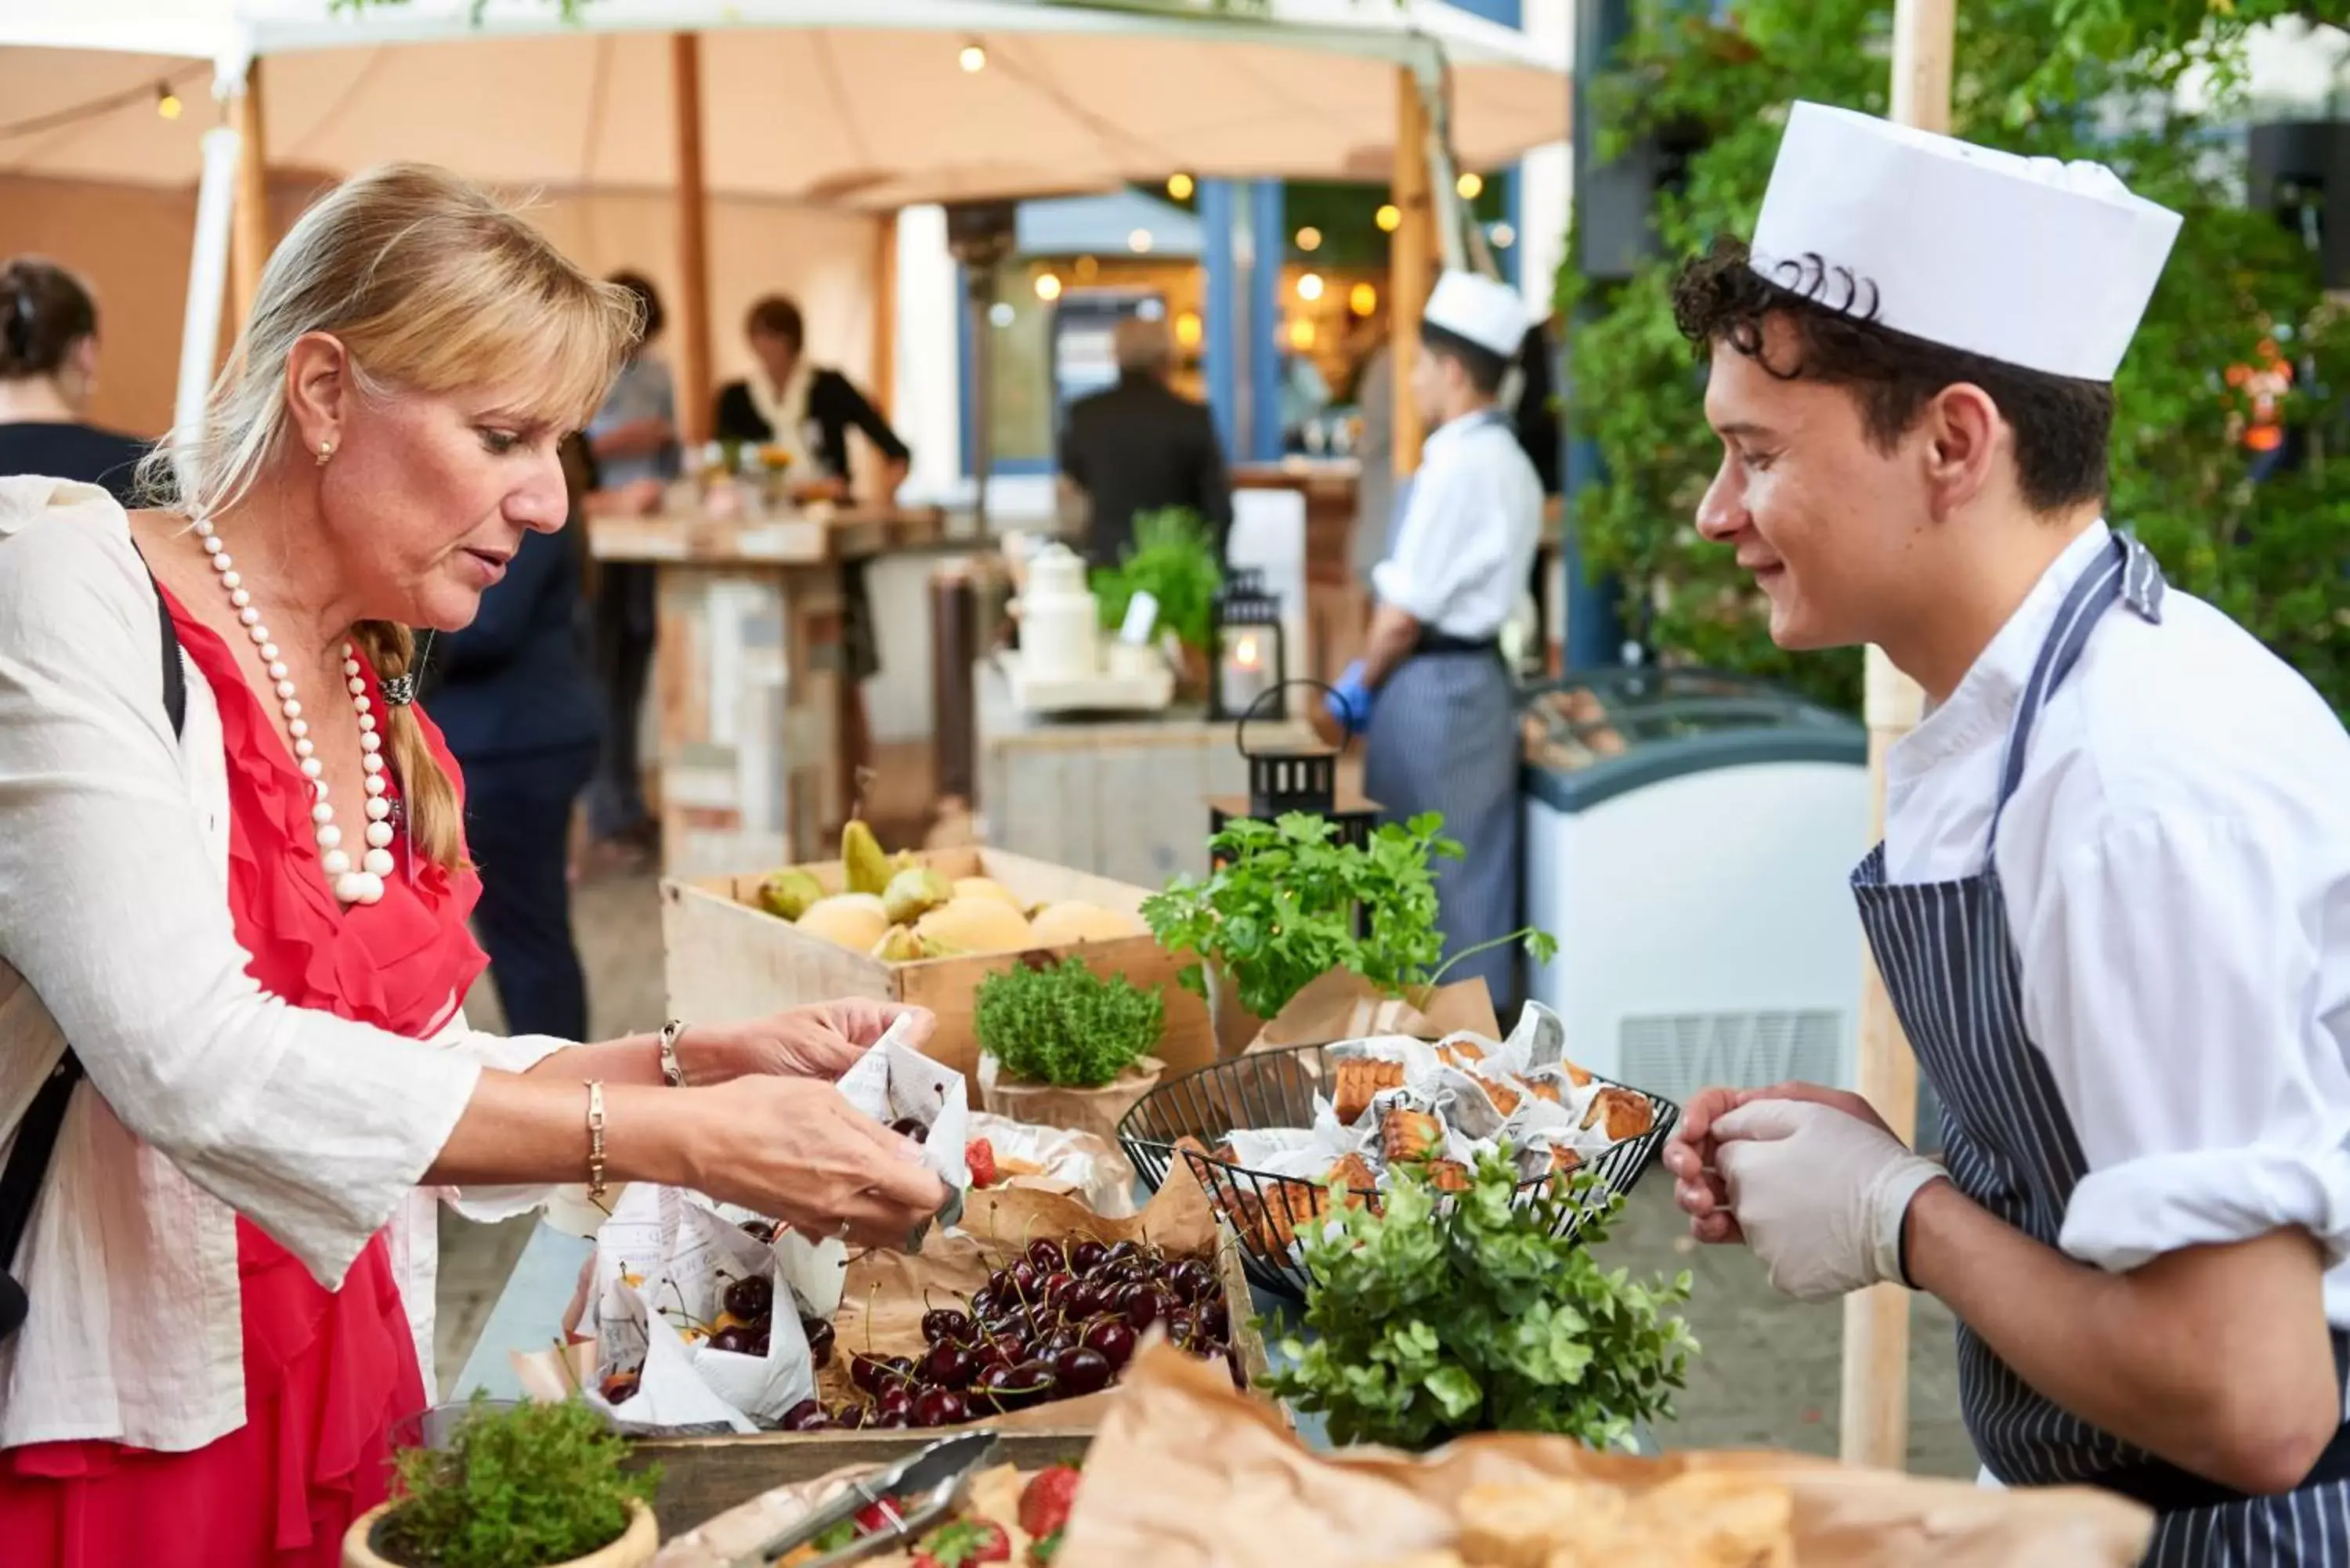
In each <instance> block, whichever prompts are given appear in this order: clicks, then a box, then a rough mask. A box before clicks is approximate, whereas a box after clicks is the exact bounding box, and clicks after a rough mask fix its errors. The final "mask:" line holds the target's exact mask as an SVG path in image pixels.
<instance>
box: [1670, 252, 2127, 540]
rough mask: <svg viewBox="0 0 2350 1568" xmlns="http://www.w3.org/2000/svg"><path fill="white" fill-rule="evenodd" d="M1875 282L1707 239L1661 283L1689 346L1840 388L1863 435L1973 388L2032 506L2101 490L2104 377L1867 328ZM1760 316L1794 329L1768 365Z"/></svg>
mask: <svg viewBox="0 0 2350 1568" xmlns="http://www.w3.org/2000/svg"><path fill="white" fill-rule="evenodd" d="M1877 308H1878V298H1877V286H1876V284H1875V283H1874V281H1873V280H1870V279H1867V278H1862V277H1856V276H1854V275H1853V274H1852V272H1851V271H1850V270H1849V269H1847V268H1844V267H1831V266H1828V265H1825V263H1824V262H1823V261H1822V260H1821V259H1820V258H1819V257H1817V256H1811V257H1806V258H1804V261H1802V262H1788V263H1783V264H1782V265H1780V266H1779V268H1778V269H1777V275H1776V276H1775V277H1765V276H1764V275H1763V274H1761V273H1759V272H1757V271H1756V270H1755V269H1754V267H1753V265H1752V264H1751V263H1750V261H1749V259H1748V253H1747V249H1746V246H1745V244H1743V243H1742V242H1741V241H1738V240H1735V239H1728V238H1724V239H1719V240H1716V241H1715V242H1714V244H1713V247H1712V248H1711V250H1709V251H1708V252H1707V253H1706V254H1703V255H1701V256H1698V257H1696V258H1694V259H1693V260H1691V261H1690V263H1689V264H1688V265H1685V266H1683V267H1682V268H1681V271H1680V275H1679V277H1677V278H1675V279H1674V281H1673V320H1674V322H1675V324H1676V325H1678V326H1679V327H1680V330H1681V334H1682V336H1684V337H1688V338H1689V339H1690V341H1691V342H1693V343H1695V344H1697V345H1698V347H1699V348H1700V351H1704V350H1706V349H1709V348H1711V347H1712V346H1713V345H1714V344H1716V343H1727V344H1728V345H1730V347H1731V348H1735V349H1736V350H1737V351H1738V352H1739V353H1741V354H1743V355H1745V356H1746V357H1747V358H1750V359H1752V360H1753V361H1754V362H1755V363H1756V364H1757V365H1760V366H1762V367H1763V369H1764V370H1766V371H1768V372H1769V373H1770V374H1772V375H1773V376H1776V377H1778V378H1779V379H1782V380H1790V381H1792V380H1797V379H1804V380H1813V381H1823V382H1826V383H1827V384H1829V385H1831V386H1839V387H1844V388H1846V389H1849V390H1850V391H1851V393H1852V395H1853V397H1854V399H1855V400H1856V401H1857V402H1858V403H1859V404H1860V411H1861V419H1862V421H1863V423H1864V424H1865V426H1866V430H1867V431H1868V436H1869V439H1870V440H1871V441H1875V442H1876V443H1877V446H1878V447H1879V448H1890V447H1891V446H1892V445H1893V443H1894V442H1896V441H1898V440H1900V439H1901V437H1902V436H1903V435H1905V434H1907V433H1908V431H1909V429H1910V427H1911V426H1913V425H1914V424H1916V423H1917V421H1918V415H1919V413H1921V412H1922V411H1923V410H1924V409H1925V407H1926V404H1927V402H1928V401H1929V400H1931V399H1932V398H1933V397H1934V396H1935V394H1937V393H1939V392H1940V391H1941V390H1942V389H1944V388H1946V387H1950V386H1955V385H1957V384H1959V383H1960V382H1965V383H1968V384H1969V385H1971V386H1976V387H1980V388H1981V389H1983V391H1985V392H1986V393H1988V394H1989V395H1990V397H1991V401H1992V402H1994V403H1996V404H1997V405H1999V411H2000V412H2001V413H2002V415H2004V416H2005V417H2006V419H2007V421H2008V423H2010V424H2011V425H2012V426H2013V427H2014V428H2015V462H2016V470H2017V474H2016V480H2017V487H2018V488H2019V489H2020V490H2021V491H2022V493H2023V499H2024V501H2025V502H2026V503H2027V504H2029V505H2031V506H2033V508H2035V509H2036V510H2038V511H2041V512H2055V511H2058V510H2061V509H2063V508H2065V507H2069V506H2073V505H2076V504H2080V503H2083V502H2089V501H2097V500H2101V499H2103V498H2104V496H2105V493H2106V452H2107V447H2108V444H2109V442H2110V441H2111V439H2112V434H2113V423H2114V389H2113V387H2112V385H2111V383H2109V382H2105V381H2084V380H2076V379H2073V378H2070V377H2065V376H2052V375H2049V374H2047V373H2045V372H2043V371H2039V370H2026V369H2021V368H2019V367H2017V366H2014V365H2009V364H2003V363H2002V362H2001V361H1999V360H1997V359H1988V358H1984V357H1983V356H1981V355H1980V354H1970V353H1967V352H1965V351H1964V350H1962V349H1958V348H1945V347H1943V346H1942V345H1940V344H1939V343H1929V342H1926V341H1925V340H1924V339H1922V338H1918V337H1910V336H1908V334H1906V333H1901V332H1896V331H1894V330H1893V329H1892V328H1891V327H1884V326H1880V325H1878V323H1877V319H1876V317H1877ZM1772 316H1781V317H1785V318H1786V320H1787V322H1788V323H1789V325H1791V326H1792V327H1794V334H1795V345H1796V348H1795V358H1794V360H1793V362H1792V363H1785V364H1773V362H1772V360H1771V359H1770V358H1768V357H1767V356H1766V355H1765V353H1764V351H1763V321H1764V320H1765V319H1766V318H1767V317H1772Z"/></svg>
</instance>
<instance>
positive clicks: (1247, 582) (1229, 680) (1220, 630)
mask: <svg viewBox="0 0 2350 1568" xmlns="http://www.w3.org/2000/svg"><path fill="white" fill-rule="evenodd" d="M1281 630H1282V628H1281V597H1280V596H1279V595H1277V594H1270V593H1267V592H1266V591H1265V587H1264V574H1263V573H1262V572H1260V571H1256V570H1254V569H1253V568H1243V569H1240V570H1236V571H1234V572H1232V574H1231V575H1230V576H1227V577H1226V578H1225V579H1224V586H1223V587H1222V588H1220V589H1218V590H1217V593H1216V636H1215V648H1214V650H1213V651H1214V656H1215V657H1214V662H1213V666H1212V668H1211V670H1210V671H1209V678H1208V717H1209V718H1211V719H1214V720H1218V721H1222V720H1225V719H1233V720H1245V719H1247V718H1248V717H1249V716H1250V715H1252V714H1255V715H1257V716H1259V717H1263V718H1269V719H1275V720H1280V719H1286V718H1287V717H1289V710H1288V708H1287V706H1286V705H1285V704H1284V702H1283V701H1282V697H1281V691H1282V688H1283V686H1284V684H1285V683H1286V682H1287V680H1288V668H1287V653H1288V650H1287V649H1284V647H1283V646H1282V636H1281ZM1268 694H1269V695H1270V696H1271V697H1272V698H1273V706H1272V707H1271V708H1270V709H1267V708H1265V707H1263V699H1264V698H1265V697H1266V696H1267V695H1268Z"/></svg>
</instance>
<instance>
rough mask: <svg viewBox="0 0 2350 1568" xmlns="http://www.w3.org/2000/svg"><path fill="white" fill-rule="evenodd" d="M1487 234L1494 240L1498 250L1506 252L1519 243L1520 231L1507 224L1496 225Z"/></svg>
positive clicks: (1494, 245)
mask: <svg viewBox="0 0 2350 1568" xmlns="http://www.w3.org/2000/svg"><path fill="white" fill-rule="evenodd" d="M1486 233H1487V234H1488V235H1489V236H1490V237H1491V238H1492V242H1493V247H1494V248H1495V249H1496V250H1504V251H1505V250H1508V249H1509V248H1510V247H1511V246H1512V245H1513V244H1517V243H1518V231H1517V230H1515V229H1513V228H1512V227H1510V225H1509V224H1507V223H1495V224H1494V225H1493V226H1492V228H1491V229H1489V230H1487V231H1486Z"/></svg>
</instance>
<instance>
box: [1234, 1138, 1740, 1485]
mask: <svg viewBox="0 0 2350 1568" xmlns="http://www.w3.org/2000/svg"><path fill="white" fill-rule="evenodd" d="M1388 1181H1389V1185H1388V1190H1387V1192H1386V1195H1385V1201H1384V1203H1383V1205H1382V1208H1381V1210H1380V1211H1379V1212H1377V1213H1374V1212H1372V1210H1370V1209H1369V1208H1368V1207H1367V1206H1365V1207H1360V1208H1357V1207H1352V1206H1350V1205H1348V1204H1347V1203H1346V1202H1344V1201H1340V1200H1336V1199H1341V1198H1343V1195H1339V1194H1334V1201H1333V1202H1332V1204H1331V1207H1330V1210H1329V1214H1330V1219H1329V1221H1328V1222H1327V1223H1326V1224H1324V1223H1319V1222H1317V1223H1316V1224H1315V1225H1313V1226H1311V1227H1307V1228H1305V1229H1302V1230H1301V1231H1299V1237H1300V1239H1301V1241H1302V1244H1303V1247H1304V1251H1305V1263H1306V1266H1307V1267H1308V1268H1309V1269H1311V1270H1312V1271H1313V1272H1314V1275H1315V1280H1316V1281H1317V1282H1316V1283H1315V1284H1313V1285H1311V1286H1310V1287H1309V1288H1308V1289H1307V1291H1306V1293H1305V1324H1306V1326H1307V1327H1309V1328H1311V1329H1313V1330H1314V1331H1315V1335H1316V1337H1315V1339H1313V1340H1312V1341H1311V1342H1302V1341H1299V1340H1295V1339H1292V1340H1287V1341H1284V1343H1283V1345H1282V1351H1283V1354H1284V1355H1285V1356H1286V1357H1287V1358H1288V1359H1289V1362H1290V1365H1289V1366H1284V1367H1282V1368H1280V1369H1278V1370H1276V1371H1275V1372H1274V1373H1273V1374H1272V1375H1271V1376H1269V1377H1268V1378H1266V1379H1265V1380H1264V1381H1263V1386H1264V1388H1265V1389H1266V1390H1267V1391H1268V1392H1269V1393H1271V1394H1273V1395H1274V1396H1275V1397H1278V1398H1282V1399H1285V1400H1288V1401H1290V1402H1291V1403H1292V1404H1294V1405H1295V1407H1297V1408H1298V1409H1300V1410H1303V1411H1305V1412H1309V1413H1321V1414H1326V1415H1327V1416H1328V1417H1329V1421H1330V1436H1331V1438H1332V1440H1333V1441H1336V1442H1338V1443H1341V1444H1347V1443H1384V1444H1388V1445H1390V1446H1392V1447H1396V1448H1401V1449H1429V1448H1433V1447H1436V1446H1437V1445H1439V1444H1441V1443H1445V1442H1449V1441H1451V1439H1452V1438H1457V1437H1460V1436H1461V1435H1463V1434H1465V1433H1469V1432H1489V1431H1500V1432H1550V1433H1555V1434H1559V1435H1562V1436H1565V1437H1569V1438H1575V1439H1577V1440H1578V1441H1581V1442H1584V1443H1587V1444H1589V1445H1591V1446H1592V1447H1594V1448H1624V1449H1628V1448H1629V1447H1631V1445H1632V1440H1633V1428H1634V1425H1635V1423H1637V1422H1640V1421H1644V1420H1651V1419H1657V1418H1669V1417H1670V1416H1671V1414H1672V1391H1673V1390H1675V1389H1678V1388H1680V1387H1682V1386H1685V1385H1684V1379H1685V1377H1686V1375H1687V1372H1688V1368H1689V1359H1690V1355H1693V1354H1694V1353H1695V1352H1696V1350H1697V1348H1698V1345H1697V1341H1696V1339H1695V1338H1694V1337H1693V1336H1692V1335H1691V1334H1690V1331H1689V1326H1688V1324H1685V1323H1683V1322H1682V1321H1681V1319H1680V1318H1679V1316H1676V1315H1669V1313H1668V1309H1669V1308H1672V1307H1675V1306H1678V1305H1679V1303H1682V1302H1684V1301H1686V1300H1688V1299H1689V1293H1690V1276H1689V1275H1688V1274H1687V1273H1683V1274H1681V1275H1680V1276H1679V1278H1677V1279H1673V1280H1669V1281H1668V1280H1664V1279H1661V1278H1659V1279H1657V1280H1653V1281H1650V1282H1647V1283H1635V1282H1633V1281H1632V1280H1631V1278H1630V1277H1629V1275H1628V1273H1627V1271H1625V1270H1623V1269H1616V1270H1613V1271H1609V1270H1606V1269H1603V1268H1601V1267H1600V1266H1599V1264H1598V1263H1597V1262H1595V1261H1594V1260H1593V1258H1592V1256H1591V1253H1590V1251H1589V1248H1590V1246H1591V1245H1592V1244H1593V1243H1596V1242H1597V1241H1603V1240H1604V1239H1605V1238H1606V1235H1607V1225H1608V1222H1609V1220H1610V1219H1611V1218H1612V1217H1613V1215H1614V1213H1615V1210H1616V1208H1617V1205H1618V1204H1619V1203H1620V1202H1621V1199H1617V1198H1616V1197H1614V1196H1612V1195H1610V1196H1608V1197H1606V1198H1604V1199H1603V1198H1602V1197H1600V1196H1599V1195H1598V1194H1597V1193H1596V1191H1595V1190H1594V1189H1593V1186H1592V1182H1593V1178H1592V1176H1591V1175H1590V1173H1588V1172H1586V1173H1584V1174H1583V1175H1581V1176H1579V1177H1575V1178H1572V1179H1561V1180H1555V1181H1553V1182H1552V1183H1551V1184H1550V1185H1549V1187H1548V1188H1547V1189H1544V1190H1543V1191H1542V1192H1541V1193H1540V1195H1539V1196H1520V1195H1519V1194H1518V1193H1517V1190H1516V1189H1517V1185H1518V1175H1517V1169H1516V1168H1515V1166H1514V1165H1513V1164H1512V1162H1511V1161H1510V1159H1509V1158H1508V1157H1507V1155H1506V1154H1488V1155H1487V1156H1486V1157H1485V1158H1483V1159H1482V1160H1481V1161H1480V1162H1479V1164H1478V1168H1477V1174H1476V1177H1475V1179H1474V1181H1473V1183H1472V1185H1471V1188H1470V1189H1469V1190H1468V1191H1466V1192H1463V1193H1461V1194H1460V1195H1459V1196H1458V1198H1457V1200H1456V1201H1455V1202H1454V1203H1453V1204H1452V1205H1451V1208H1449V1209H1444V1208H1442V1207H1441V1206H1440V1201H1439V1199H1438V1197H1437V1194H1436V1192H1435V1191H1434V1189H1432V1188H1431V1187H1430V1186H1429V1185H1428V1183H1427V1181H1426V1180H1425V1179H1424V1178H1423V1177H1422V1175H1421V1174H1420V1173H1419V1172H1418V1171H1416V1170H1413V1169H1411V1168H1408V1167H1398V1168H1396V1169H1395V1170H1394V1172H1393V1173H1392V1174H1391V1175H1390V1177H1389V1179H1388ZM1576 1210H1583V1211H1584V1218H1583V1220H1582V1221H1581V1229H1580V1231H1579V1232H1578V1234H1577V1235H1576V1236H1575V1239H1574V1240H1572V1241H1562V1240H1561V1239H1559V1237H1558V1236H1557V1235H1556V1234H1555V1231H1558V1230H1559V1229H1561V1228H1562V1227H1563V1224H1564V1222H1565V1221H1566V1220H1568V1219H1569V1218H1570V1217H1571V1216H1572V1215H1573V1214H1574V1213H1575V1211H1576Z"/></svg>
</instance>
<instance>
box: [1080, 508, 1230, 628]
mask: <svg viewBox="0 0 2350 1568" xmlns="http://www.w3.org/2000/svg"><path fill="white" fill-rule="evenodd" d="M1223 582H1224V569H1223V566H1222V562H1221V561H1220V560H1219V559H1218V558H1217V555H1216V540H1215V535H1212V534H1211V533H1210V532H1209V531H1208V526H1207V524H1204V523H1202V522H1201V520H1200V514H1198V513H1196V512H1192V511H1191V510H1189V509H1187V508H1185V507H1181V506H1170V507H1167V508H1165V509H1164V510H1162V511H1158V512H1143V513H1139V514H1136V516H1135V519H1134V544H1133V546H1132V547H1131V548H1129V549H1128V551H1127V553H1126V557H1125V559H1123V560H1121V561H1120V562H1119V563H1118V565H1117V566H1115V567H1097V568H1096V570H1095V572H1094V574H1093V590H1094V597H1096V598H1097V599H1098V600H1099V601H1100V603H1101V623H1102V625H1103V626H1104V627H1105V628H1107V629H1109V630H1111V631H1115V630H1117V629H1118V628H1119V627H1120V626H1122V625H1124V624H1125V621H1126V607H1127V604H1128V601H1129V600H1131V599H1132V598H1133V597H1134V596H1135V594H1136V593H1137V592H1138V591H1141V592H1147V593H1149V595H1150V597H1153V598H1155V599H1157V600H1158V601H1159V625H1160V626H1162V627H1164V628H1167V629H1168V630H1170V631H1172V632H1173V633H1174V634H1175V636H1176V638H1177V639H1178V640H1180V642H1181V643H1182V644H1183V645H1184V646H1185V647H1186V648H1196V649H1206V648H1208V647H1209V646H1210V644H1211V640H1212V639H1213V636H1214V630H1215V624H1216V590H1217V589H1218V588H1220V587H1222V586H1223Z"/></svg>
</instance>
